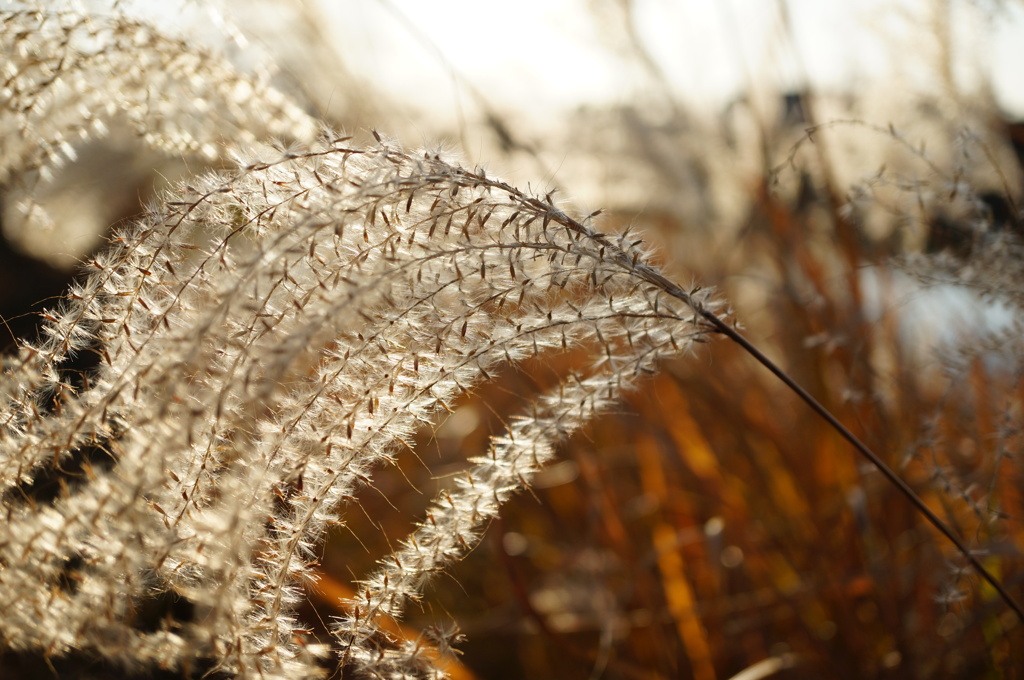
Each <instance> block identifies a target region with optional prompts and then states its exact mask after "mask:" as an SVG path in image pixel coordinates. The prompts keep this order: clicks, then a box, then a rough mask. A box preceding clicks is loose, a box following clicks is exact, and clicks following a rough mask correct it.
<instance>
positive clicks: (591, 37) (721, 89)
mask: <svg viewBox="0 0 1024 680" xmlns="http://www.w3.org/2000/svg"><path fill="white" fill-rule="evenodd" d="M320 2H321V4H322V6H323V7H324V10H325V12H326V13H327V14H328V15H329V16H331V17H332V18H333V19H335V20H336V21H337V34H338V37H339V45H340V49H341V50H342V51H343V53H344V55H345V58H346V59H347V60H349V62H350V63H352V62H355V64H356V65H357V66H358V67H359V71H357V72H362V73H373V74H374V75H375V77H374V81H375V82H377V83H381V84H383V85H384V87H385V89H387V90H389V91H391V92H394V93H401V98H402V99H403V100H404V101H409V102H410V103H413V104H419V105H420V106H421V107H422V108H425V109H434V110H437V109H438V108H439V107H440V108H441V109H444V108H448V110H449V111H451V110H452V109H454V107H456V105H457V103H456V102H457V100H458V98H459V97H460V96H461V97H464V96H465V93H464V91H461V92H460V89H459V88H458V87H455V86H454V84H453V78H452V75H451V73H450V72H449V71H448V70H447V67H446V65H445V64H446V63H447V64H448V65H449V66H450V67H451V68H452V69H454V70H455V71H457V72H458V73H459V74H461V76H462V77H464V78H465V79H466V80H467V81H468V82H470V83H472V84H473V85H474V86H475V87H477V88H478V89H479V90H480V91H481V92H483V93H484V95H485V96H486V97H487V98H488V99H489V100H491V101H492V102H494V103H495V104H498V105H501V106H513V107H517V108H522V107H524V105H528V107H529V108H530V109H531V110H533V111H534V112H536V113H540V114H541V115H543V114H544V113H546V112H549V111H552V109H558V108H562V107H566V106H574V105H577V104H579V103H581V102H595V101H609V100H612V101H614V100H624V99H628V98H629V97H630V96H631V94H632V93H634V92H635V91H636V88H637V83H638V82H640V79H641V78H642V77H643V76H642V75H641V72H640V70H639V69H638V68H637V67H636V66H635V65H634V66H633V67H632V68H631V67H629V66H627V65H625V64H623V63H622V62H621V61H620V60H617V59H616V58H615V57H614V54H613V53H612V52H611V51H610V50H609V49H608V46H609V45H612V42H611V41H612V40H614V38H611V37H610V36H611V35H612V33H613V32H611V31H605V32H604V33H602V32H601V28H600V27H599V26H598V25H596V23H595V21H594V20H593V18H592V17H593V14H592V12H590V11H589V10H588V7H587V5H588V4H590V5H595V6H605V7H608V8H614V7H615V6H616V5H617V4H618V3H617V2H615V1H614V0H517V2H516V3H514V4H508V3H491V2H475V1H472V0H430V1H425V0H346V1H345V2H340V1H338V0H320ZM943 2H949V4H950V6H951V7H952V10H951V14H950V16H951V17H952V25H953V27H954V30H953V35H954V53H955V55H956V59H955V71H956V72H957V75H958V77H959V78H960V82H961V83H962V84H965V85H966V84H969V83H972V82H976V78H977V75H978V74H981V75H984V76H986V77H987V78H989V79H990V80H991V82H993V84H994V85H995V89H996V93H997V97H998V99H999V101H1000V104H1001V105H1002V106H1003V107H1004V109H1006V110H1007V112H1008V113H1010V114H1011V115H1014V116H1018V117H1022V118H1024V76H1022V75H1021V65H1024V3H1021V2H1019V0H1003V1H1002V2H998V1H997V0H973V2H971V1H968V0H943ZM633 4H634V6H635V7H636V8H637V24H638V25H637V29H638V33H639V34H640V35H641V37H642V39H643V41H644V43H645V45H646V46H647V48H648V50H649V51H650V53H651V55H652V56H653V57H654V60H655V61H656V62H657V63H658V64H659V65H660V66H661V68H662V69H663V70H664V71H665V74H666V76H667V79H668V81H669V82H670V84H671V87H672V88H673V90H674V92H675V94H676V95H677V96H679V97H680V98H682V99H684V100H686V101H688V102H689V103H691V104H694V105H697V106H705V107H709V108H711V109H715V108H717V107H718V106H720V105H721V104H722V103H724V102H726V101H728V99H730V98H731V97H732V96H734V95H735V94H736V93H737V92H738V91H740V90H742V89H743V88H744V85H745V83H746V82H747V81H749V80H751V79H754V80H756V81H758V82H764V80H765V79H768V80H767V82H779V83H782V84H784V85H789V84H795V83H798V82H800V80H801V77H800V73H801V72H802V71H806V72H807V74H808V77H809V79H810V81H811V83H812V84H813V85H814V86H815V87H817V88H819V89H826V90H833V89H834V90H842V89H848V88H849V87H850V86H851V84H855V83H856V82H858V81H860V80H864V79H868V78H871V79H876V78H881V77H885V76H886V75H887V74H888V73H890V71H891V69H892V68H893V66H894V65H895V66H897V67H898V68H899V69H901V70H902V71H903V72H904V73H906V74H910V76H911V78H912V79H913V78H914V74H915V73H916V74H917V78H918V82H921V87H922V89H925V88H927V87H928V86H927V84H925V83H924V82H923V80H921V79H922V74H925V73H928V72H929V69H931V67H932V65H933V64H934V63H935V62H934V59H933V58H932V54H933V50H935V49H936V45H935V43H934V42H933V41H930V40H929V38H927V37H926V36H927V35H928V33H929V27H928V24H927V22H928V20H929V19H928V17H929V14H930V9H931V8H932V7H933V6H935V5H937V4H942V3H940V2H939V0H787V2H786V4H787V5H788V8H789V13H790V17H791V20H792V36H793V40H791V41H790V40H786V39H785V38H783V37H781V36H782V35H783V32H782V31H781V30H780V26H781V20H780V17H779V7H780V5H781V4H782V2H781V0H634V2H633ZM986 15H988V16H989V17H990V18H989V19H986V18H985V17H986ZM410 27H415V28H414V29H413V31H415V32H416V33H417V34H418V36H419V37H415V36H414V35H413V31H411V30H410ZM426 36H429V41H430V42H432V43H433V45H434V47H433V48H431V47H426V46H425V45H424V44H423V39H424V37H426ZM620 46H621V45H620ZM439 55H443V57H444V58H443V59H441V58H440V56H439ZM463 101H464V100H463ZM439 113H441V111H439Z"/></svg>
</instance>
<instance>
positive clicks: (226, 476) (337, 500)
mask: <svg viewBox="0 0 1024 680" xmlns="http://www.w3.org/2000/svg"><path fill="white" fill-rule="evenodd" d="M346 141H347V140H345V139H331V138H330V137H325V138H324V139H322V140H321V141H320V142H319V143H318V144H317V145H316V146H314V147H312V148H310V149H308V150H303V151H296V150H291V151H288V152H286V153H284V154H281V153H276V155H275V157H273V158H272V159H269V158H268V156H267V152H266V151H264V152H262V153H261V152H253V153H252V154H250V155H249V156H246V157H245V158H243V159H241V160H240V169H239V170H238V171H237V172H234V173H224V174H213V175H208V176H205V177H201V178H196V179H195V180H194V181H193V182H192V183H191V185H190V186H187V187H182V189H181V193H180V195H178V196H174V197H172V198H173V199H174V200H169V201H166V202H165V203H163V204H162V205H160V206H159V207H157V208H156V209H155V210H154V211H153V212H152V214H151V215H149V216H148V217H147V218H146V219H145V220H143V221H141V222H140V223H138V224H136V225H133V226H132V227H130V228H127V229H123V230H121V231H120V232H118V233H117V235H116V236H115V237H114V240H115V247H113V248H112V249H110V250H109V251H107V252H106V253H104V254H103V255H101V256H98V257H96V258H95V259H94V260H92V261H91V262H90V263H88V268H90V269H91V270H92V271H93V273H92V275H91V276H90V277H89V278H88V279H87V280H86V281H85V283H83V284H82V285H81V286H78V287H76V288H74V289H73V290H72V291H71V293H70V295H69V297H68V299H67V300H66V301H65V302H64V304H63V306H62V308H61V309H59V310H55V311H53V312H50V313H48V318H49V319H50V320H49V323H48V325H47V326H46V328H45V339H44V340H43V341H41V342H40V343H39V344H37V345H33V346H26V347H24V348H23V349H22V350H21V352H20V354H19V355H18V357H12V358H9V359H7V360H5V365H4V375H3V383H2V390H3V392H2V394H3V398H4V401H3V410H2V416H0V425H2V427H3V430H2V441H0V447H2V449H0V450H2V454H0V465H2V468H0V474H2V477H0V479H2V482H3V493H4V501H5V507H6V518H5V526H4V533H3V540H2V544H0V551H2V552H0V559H2V563H3V570H2V571H0V606H2V607H3V609H4V611H5V616H4V617H3V619H2V622H0V630H2V635H3V638H4V639H5V640H7V641H8V644H10V645H11V646H13V647H15V648H18V649H29V648H32V649H38V650H45V652H46V653H47V654H52V655H59V654H61V653H63V652H66V651H68V650H73V649H83V648H84V649H88V650H91V651H93V652H95V653H96V654H99V655H100V656H101V657H103V658H105V659H109V660H118V661H119V662H124V663H125V664H126V665H128V666H136V665H146V666H149V665H152V666H162V667H166V666H171V667H184V666H187V665H188V664H189V663H190V662H192V663H195V659H197V658H198V659H201V663H202V664H205V667H206V668H207V669H216V670H221V671H225V672H227V673H229V674H230V675H232V676H234V675H236V674H237V676H238V677H282V678H286V677H304V676H305V674H307V673H309V672H310V671H311V669H312V668H314V666H315V664H316V659H315V657H317V656H321V655H323V654H325V653H327V650H326V649H324V648H322V647H320V646H318V645H313V644H308V641H307V640H306V639H305V638H304V636H303V634H302V632H301V628H302V624H301V623H300V622H298V621H296V620H295V619H294V617H293V611H292V607H293V605H294V604H295V603H296V601H297V600H298V599H299V597H300V593H299V591H298V589H299V588H300V584H301V580H302V579H303V577H304V576H307V575H308V570H307V563H309V562H311V561H313V559H314V547H315V546H316V544H317V541H318V540H319V539H320V538H321V537H322V536H323V533H324V530H325V527H326V526H327V525H328V524H330V523H331V522H335V521H337V520H338V518H339V513H340V512H341V511H342V509H343V508H344V506H345V505H346V504H347V503H357V502H358V494H359V493H360V491H361V490H362V489H363V488H365V487H366V486H368V485H371V484H372V483H373V482H372V477H373V474H374V470H375V469H376V468H378V467H379V466H380V465H382V464H386V463H388V462H389V461H391V460H392V459H393V458H394V457H395V456H397V455H401V453H402V450H403V449H404V448H406V447H407V446H408V444H407V442H408V441H409V440H410V439H411V437H412V436H413V434H414V432H415V430H416V429H417V427H419V426H420V425H421V424H423V423H431V422H434V420H435V419H436V417H437V415H438V414H439V413H441V412H443V411H444V410H445V408H446V407H448V406H449V405H450V404H451V403H452V402H453V400H454V399H455V398H456V397H458V396H459V395H460V394H462V393H463V392H465V391H466V390H468V389H470V388H472V387H473V386H474V385H476V384H478V383H479V382H481V381H482V380H487V379H488V378H489V377H490V376H491V374H492V373H493V372H494V371H496V370H497V369H498V368H499V367H500V366H502V365H504V364H514V363H516V362H519V361H521V360H522V359H524V358H526V357H530V356H536V355H538V354H542V353H544V352H548V351H553V352H560V351H565V350H577V349H580V348H582V349H584V350H586V352H587V353H588V355H589V356H590V359H589V361H588V362H587V363H586V364H585V365H584V366H582V367H581V369H580V371H579V372H578V373H574V374H572V375H568V376H566V377H565V380H564V381H563V382H562V384H560V385H559V386H558V388H557V389H555V390H553V391H552V392H551V393H549V394H545V395H543V396H542V397H541V398H539V399H538V400H537V401H536V403H535V404H534V406H533V408H532V409H531V410H530V411H528V412H526V413H523V414H521V417H518V418H512V419H510V420H509V426H508V429H507V432H506V433H505V434H504V435H502V436H500V437H498V438H496V439H495V440H494V441H493V442H492V444H491V447H490V449H489V450H488V451H486V452H481V454H482V455H481V456H480V458H479V459H477V460H475V461H472V462H471V465H470V466H469V467H467V469H466V471H465V473H464V474H463V475H462V476H460V477H459V478H457V479H456V480H455V481H454V484H453V485H452V487H451V488H450V489H449V490H447V491H446V492H444V493H443V495H442V496H441V497H440V498H438V499H437V501H436V502H435V504H434V505H433V507H432V508H431V509H430V511H429V512H428V513H427V515H426V517H424V518H422V521H421V523H420V526H419V528H418V529H417V530H416V531H415V532H414V533H413V534H411V535H410V536H409V537H408V539H407V540H406V541H405V542H404V543H403V544H402V545H401V546H399V547H398V548H397V549H396V551H395V553H394V554H393V555H391V556H388V557H385V558H384V559H382V561H381V567H380V570H379V571H378V572H377V573H376V574H374V575H371V576H370V577H369V578H368V579H367V581H366V582H365V584H364V585H363V586H361V589H360V591H359V592H360V596H359V598H358V599H357V600H356V601H354V602H352V603H350V606H349V610H350V611H351V615H350V616H349V617H348V618H346V619H344V620H341V621H338V622H337V624H336V627H335V632H336V635H337V638H338V640H337V649H338V650H341V651H340V652H339V653H342V654H343V655H344V659H345V663H347V664H351V665H354V666H356V667H361V668H364V669H367V670H369V669H373V673H385V669H387V672H392V671H393V672H401V669H403V668H405V669H408V668H410V667H414V666H416V665H417V663H418V662H417V661H416V657H417V651H416V650H415V649H413V648H410V649H404V648H401V647H399V648H396V649H393V650H390V651H387V652H385V651H383V649H382V648H381V647H380V644H379V642H378V640H377V637H378V635H379V630H378V625H379V624H378V619H379V618H380V617H382V616H387V617H397V616H400V615H401V612H402V609H403V607H404V606H405V604H406V603H407V602H408V601H409V600H410V599H415V598H417V597H418V596H419V593H420V590H421V587H422V585H423V583H424V581H425V580H426V579H427V578H428V577H429V576H430V575H431V574H432V573H434V572H436V571H438V570H440V569H442V568H444V567H445V566H446V565H448V564H449V563H451V562H452V561H453V560H455V559H457V558H458V557H459V556H460V555H462V554H463V553H464V552H465V551H466V550H467V549H468V548H469V547H470V546H471V545H473V543H474V542H475V541H476V539H477V536H478V533H479V531H480V528H481V526H482V525H483V523H484V522H486V521H487V520H489V519H491V518H492V517H494V516H495V514H496V512H497V510H498V508H499V506H500V504H501V502H502V501H503V500H504V499H505V498H507V497H508V495H509V494H510V493H512V492H513V491H514V490H515V489H517V488H519V487H521V486H522V485H523V484H525V483H527V482H528V479H529V478H530V476H531V474H532V473H533V472H534V471H535V470H537V468H538V467H539V466H540V465H542V464H543V463H544V462H545V461H546V460H548V459H549V458H550V457H551V456H552V452H553V447H554V445H555V444H556V442H557V441H559V440H560V439H562V438H564V437H566V436H568V435H569V434H571V433H572V432H574V431H575V430H576V429H578V428H579V427H580V426H581V425H582V424H584V423H585V422H586V421H587V420H588V419H590V418H591V417H592V416H593V415H594V414H595V413H598V412H600V411H601V410H602V409H605V408H607V407H608V406H609V405H610V404H612V403H614V402H615V400H616V399H617V398H618V397H619V395H620V394H621V392H622V390H623V389H625V388H627V387H628V386H629V385H630V384H632V383H633V382H634V381H635V379H636V378H637V376H639V375H642V374H643V373H645V372H650V371H652V370H653V368H654V367H655V365H656V363H657V362H658V360H659V359H661V358H663V357H665V356H668V355H674V354H678V353H680V352H683V351H685V350H686V349H687V348H688V347H689V345H690V343H691V342H692V341H693V339H694V338H695V337H696V336H698V335H699V334H700V333H701V332H702V331H703V330H704V325H703V323H702V322H701V321H700V320H699V317H696V316H695V312H694V311H693V309H692V308H691V307H689V306H688V305H687V304H685V303H683V302H681V301H680V300H678V299H676V298H673V297H671V296H669V295H666V293H665V291H664V290H662V289H660V288H659V287H658V286H657V285H655V284H654V283H651V282H650V281H649V280H648V279H649V278H650V274H653V270H651V269H650V268H649V266H648V265H647V264H645V255H644V253H643V252H641V251H640V250H638V246H637V244H634V243H632V242H630V240H629V238H628V237H615V238H613V237H607V236H603V235H601V234H598V233H596V232H594V231H593V230H592V229H591V228H589V227H588V226H585V225H584V224H582V223H581V222H578V221H576V220H574V219H572V218H570V217H568V216H567V215H566V214H565V213H564V212H562V211H561V210H560V209H559V208H557V207H556V206H554V205H553V204H551V202H550V201H549V200H547V199H546V198H533V197H529V196H527V195H524V194H522V193H520V192H519V191H517V190H515V189H513V188H512V187H510V186H508V185H506V184H503V183H501V182H500V181H497V180H492V179H489V178H488V177H486V176H485V175H484V174H483V173H482V172H480V171H477V172H469V171H466V170H463V169H460V168H459V167H457V166H454V165H451V164H449V163H447V162H445V161H444V160H441V159H440V158H438V157H437V156H434V155H431V154H423V155H420V156H417V157H414V156H410V155H408V154H406V153H404V152H403V151H401V150H400V149H398V148H396V147H394V146H392V145H390V144H387V143H384V142H381V143H379V144H377V145H376V146H371V147H368V148H350V147H348V146H346ZM79 353H95V354H97V355H98V356H99V358H100V359H99V367H98V368H97V369H96V371H95V372H94V373H91V374H89V375H88V376H87V378H86V379H85V380H84V382H82V383H80V384H73V382H72V381H71V380H70V379H69V377H68V375H67V372H65V371H62V368H61V365H62V363H64V362H66V361H68V360H69V359H70V358H71V357H73V356H74V355H76V354H79ZM76 465H77V466H78V467H80V468H81V474H80V475H78V476H73V477H72V478H71V481H70V482H68V481H62V482H61V484H60V488H59V489H55V490H48V489H47V488H46V483H47V479H48V478H49V477H50V476H52V475H55V474H57V471H61V470H66V469H67V468H68V467H69V466H76ZM168 594H169V595H170V596H172V597H173V598H174V599H175V600H176V601H177V600H182V601H184V602H187V603H188V608H189V610H190V614H189V616H187V617H183V619H184V620H182V619H178V620H167V621H163V622H159V623H158V624H156V625H155V626H151V627H152V628H154V629H152V630H140V628H139V625H138V622H137V620H136V619H137V612H139V611H140V610H141V609H143V608H144V607H145V602H146V601H147V600H149V599H152V598H154V597H167V596H168ZM424 663H425V662H424ZM385 674H386V673H385Z"/></svg>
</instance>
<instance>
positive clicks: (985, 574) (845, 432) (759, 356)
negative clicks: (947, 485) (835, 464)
mask: <svg viewBox="0 0 1024 680" xmlns="http://www.w3.org/2000/svg"><path fill="white" fill-rule="evenodd" d="M694 308H695V310H696V311H697V312H698V313H699V314H700V315H701V316H702V317H704V319H705V320H707V322H708V323H710V324H711V325H712V326H713V327H714V328H715V330H716V331H718V332H719V333H721V334H722V335H724V336H726V337H727V338H729V339H730V340H732V341H733V342H735V343H736V344H737V345H739V346H740V347H742V348H743V349H744V350H745V351H746V352H747V353H748V354H749V355H750V356H752V357H753V358H754V359H756V360H757V362H758V363H760V364H761V365H762V366H764V367H765V368H767V369H768V370H769V371H771V372H772V373H774V374H775V377H777V378H778V379H779V380H781V381H782V382H783V383H784V384H785V385H786V387H788V388H789V389H791V390H792V391H793V392H794V393H796V395H797V396H799V397H800V398H801V399H803V400H804V402H806V404H807V405H808V406H810V407H811V409H812V410H813V411H814V412H815V413H817V414H818V415H819V416H820V417H821V418H822V419H824V420H825V422H827V423H828V424H829V425H830V426H832V428H833V429H834V430H835V431H836V432H838V433H839V434H840V435H841V436H842V437H843V439H845V440H846V441H848V442H850V444H851V445H852V446H853V448H855V449H856V450H857V452H858V453H860V454H861V455H862V456H864V457H865V458H867V459H868V460H869V461H871V464H872V465H874V466H875V467H876V468H877V469H878V471H879V472H881V473H882V475H883V476H884V477H885V478H886V479H888V480H889V482H891V483H892V484H893V486H895V487H896V488H897V489H898V490H899V491H900V493H902V494H903V495H904V496H905V497H906V498H907V500H909V501H910V502H911V503H912V504H913V505H914V507H915V508H917V510H918V511H919V512H920V513H921V514H922V515H924V517H925V519H927V520H928V522H929V523H930V524H931V525H932V526H933V527H935V528H936V529H938V530H939V532H940V533H942V535H944V536H945V537H946V538H948V539H949V540H950V542H952V543H953V545H955V546H956V549H957V550H958V551H959V552H960V554H962V555H963V556H964V558H965V559H966V560H967V561H968V562H969V563H970V564H971V566H972V567H974V569H975V570H976V571H977V572H978V574H979V575H980V576H981V577H982V578H983V579H985V580H986V581H987V582H988V584H989V585H990V586H992V587H993V588H995V590H996V592H997V593H999V597H1001V598H1002V600H1003V602H1005V603H1006V604H1007V606H1008V607H1010V609H1012V610H1013V611H1014V612H1016V614H1017V616H1018V617H1019V618H1020V620H1021V621H1022V622H1024V608H1022V607H1021V605H1020V603H1018V602H1017V601H1016V600H1015V599H1014V598H1013V596H1012V595H1010V593H1009V592H1008V591H1007V590H1006V588H1005V587H1004V586H1003V584H1002V583H1000V582H999V579H997V578H996V577H995V576H993V575H992V573H991V572H989V570H988V569H986V568H985V567H984V565H982V563H981V561H980V560H979V559H978V558H977V557H975V555H974V554H973V553H971V551H970V550H969V549H968V548H967V546H966V545H964V543H963V541H961V540H960V539H959V538H958V537H957V536H956V534H954V533H953V530H952V529H950V528H949V526H948V525H947V524H946V523H945V522H943V521H942V520H941V519H940V518H939V516H938V515H936V514H935V512H933V511H932V509H931V508H929V507H928V506H927V505H925V502H924V500H922V498H921V497H920V496H919V495H918V494H917V493H916V492H915V491H914V490H913V489H911V488H910V486H909V485H908V484H907V483H906V482H905V481H903V478H901V477H900V476H899V475H897V474H896V472H895V471H894V470H893V469H892V468H890V467H889V466H888V465H886V464H885V462H884V461H883V460H882V459H881V458H879V456H878V454H876V453H875V452H874V451H872V450H871V449H870V448H868V446H867V444H865V443H864V442H862V441H861V440H860V439H858V438H857V436H856V435H854V434H853V433H852V432H850V430H849V429H848V428H847V427H846V426H845V425H843V424H842V423H841V422H839V419H838V418H836V417H835V416H834V415H832V413H831V412H830V411H829V410H828V409H827V408H825V407H824V406H823V405H822V404H821V402H819V401H818V400H817V399H815V398H814V397H813V396H811V394H810V393H809V392H808V391H807V390H805V389H804V388H803V387H801V386H800V384H799V383H797V382H796V381H795V380H793V378H791V377H789V375H788V374H787V373H786V372H785V371H783V370H782V369H781V368H779V367H778V366H777V365H776V364H775V362H773V361H772V360H771V359H769V358H768V357H767V356H765V354H764V352H762V351H761V350H759V349H758V348H757V347H755V346H754V345H753V343H751V342H750V341H749V340H747V339H746V338H745V337H743V336H742V335H741V334H740V333H739V331H737V330H736V329H735V328H733V327H732V326H730V325H729V324H727V323H725V321H723V320H722V319H720V318H719V317H718V316H717V315H716V314H715V313H714V312H712V311H710V310H708V309H704V308H702V307H700V306H695V307H694Z"/></svg>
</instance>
